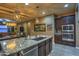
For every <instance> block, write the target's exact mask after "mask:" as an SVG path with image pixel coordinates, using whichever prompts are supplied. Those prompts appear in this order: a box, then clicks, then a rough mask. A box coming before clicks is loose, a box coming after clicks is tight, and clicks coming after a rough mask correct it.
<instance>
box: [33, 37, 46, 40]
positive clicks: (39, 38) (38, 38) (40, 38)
mask: <svg viewBox="0 0 79 59" xmlns="http://www.w3.org/2000/svg"><path fill="white" fill-rule="evenodd" d="M45 38H46V37H37V38H34V39H32V40H36V41H39V40H42V39H45Z"/></svg>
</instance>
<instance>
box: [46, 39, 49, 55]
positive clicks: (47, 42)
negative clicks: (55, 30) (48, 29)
mask: <svg viewBox="0 0 79 59" xmlns="http://www.w3.org/2000/svg"><path fill="white" fill-rule="evenodd" d="M48 54H49V40H47V41H46V55H48Z"/></svg>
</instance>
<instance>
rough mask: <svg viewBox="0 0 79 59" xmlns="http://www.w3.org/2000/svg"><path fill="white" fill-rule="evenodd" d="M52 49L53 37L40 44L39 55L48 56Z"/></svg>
mask: <svg viewBox="0 0 79 59" xmlns="http://www.w3.org/2000/svg"><path fill="white" fill-rule="evenodd" d="M51 51H52V38H50V39H48V40H46V41H44V42H42V43H40V44H39V45H38V56H47V55H49V53H50V52H51Z"/></svg>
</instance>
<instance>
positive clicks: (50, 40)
mask: <svg viewBox="0 0 79 59" xmlns="http://www.w3.org/2000/svg"><path fill="white" fill-rule="evenodd" d="M51 51H52V38H50V39H49V52H51Z"/></svg>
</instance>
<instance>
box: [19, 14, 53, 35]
mask: <svg viewBox="0 0 79 59" xmlns="http://www.w3.org/2000/svg"><path fill="white" fill-rule="evenodd" d="M37 23H38V24H46V25H47V24H52V31H47V30H46V32H34V24H37ZM20 25H23V26H24V29H25V30H24V31H25V33H26V34H28V33H30V35H52V36H54V16H53V15H51V16H46V17H41V18H36V19H34V20H32V21H29V22H28V23H27V22H24V23H22V24H20ZM20 25H18V27H19V26H20Z"/></svg>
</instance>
